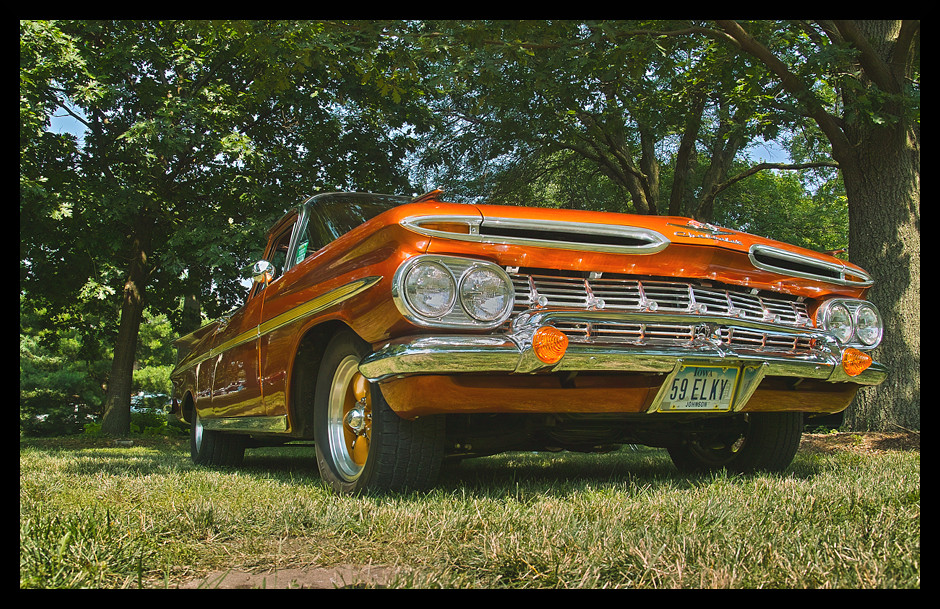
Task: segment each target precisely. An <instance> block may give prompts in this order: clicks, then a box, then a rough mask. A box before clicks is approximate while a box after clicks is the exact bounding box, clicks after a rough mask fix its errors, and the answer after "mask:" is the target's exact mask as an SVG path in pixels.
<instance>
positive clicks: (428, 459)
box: [313, 331, 444, 494]
mask: <svg viewBox="0 0 940 609" xmlns="http://www.w3.org/2000/svg"><path fill="white" fill-rule="evenodd" d="M371 352H372V350H371V348H370V346H369V344H368V343H366V342H365V341H363V340H362V339H360V338H359V337H358V336H356V335H355V334H353V333H352V332H348V331H343V332H338V333H337V334H336V335H334V336H333V338H331V339H330V342H329V343H327V345H326V348H325V349H324V351H323V357H322V359H321V360H320V366H319V370H318V371H317V384H316V389H315V398H314V404H313V409H314V417H313V418H314V444H315V450H316V455H317V467H318V469H319V470H320V476H321V478H323V480H324V481H325V482H326V483H327V484H329V485H330V487H331V488H332V489H333V490H334V491H336V492H339V493H348V494H353V493H361V492H383V491H390V490H401V489H405V488H419V487H425V486H428V485H430V484H432V483H433V482H434V480H436V479H437V475H438V473H439V472H440V465H441V460H442V459H443V457H444V417H442V416H427V417H419V418H417V419H415V420H413V421H412V420H405V419H402V418H401V417H399V416H398V415H397V414H396V413H395V411H393V410H392V409H391V407H390V406H389V405H388V402H386V401H385V397H384V395H383V394H382V391H381V390H380V388H379V387H373V386H371V385H370V384H369V382H368V381H367V380H366V378H365V377H364V376H362V375H361V374H360V373H359V362H361V361H362V358H364V357H365V356H366V355H368V354H369V353H371Z"/></svg>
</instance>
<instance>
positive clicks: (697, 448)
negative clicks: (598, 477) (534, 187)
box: [172, 191, 886, 493]
mask: <svg viewBox="0 0 940 609" xmlns="http://www.w3.org/2000/svg"><path fill="white" fill-rule="evenodd" d="M252 275H253V284H252V287H251V289H250V291H248V294H247V297H246V299H245V302H244V304H243V305H242V306H241V307H240V308H238V309H237V310H235V311H233V312H232V313H231V314H229V315H226V316H225V317H223V318H222V319H220V320H217V321H214V322H212V323H210V324H208V325H206V326H204V327H202V328H200V329H199V330H197V331H195V332H193V333H191V334H189V335H187V336H184V337H182V338H180V339H178V340H177V341H176V343H175V344H176V346H177V348H178V353H179V359H178V365H177V366H176V368H175V370H174V372H173V374H172V379H173V384H174V400H173V410H174V413H175V414H176V416H178V417H179V418H180V419H181V420H182V421H183V422H185V423H188V424H189V426H190V429H191V452H192V458H193V459H194V461H195V462H196V463H200V464H208V465H236V464H238V463H239V462H240V461H241V460H242V458H243V456H244V452H245V449H246V447H252V446H261V445H273V444H279V443H285V442H290V441H299V440H305V441H308V442H309V441H311V440H312V441H313V443H314V445H315V447H316V448H315V450H316V456H317V463H318V466H319V469H320V475H321V477H322V479H323V480H324V481H326V482H327V483H328V484H329V485H330V486H331V487H332V488H333V489H335V490H336V491H338V492H345V493H352V492H359V491H364V490H374V489H402V488H415V487H422V486H428V485H431V484H433V483H434V481H435V480H436V478H437V476H438V473H439V470H440V467H441V463H442V461H443V460H445V459H460V458H465V457H474V456H483V455H490V454H495V453H498V452H502V451H509V450H526V451H542V450H550V451H556V450H573V451H605V450H611V449H612V448H616V447H617V446H619V445H622V444H645V445H649V446H656V447H664V448H666V449H668V452H669V455H670V456H671V458H672V460H673V462H674V463H675V465H676V466H677V467H678V468H679V469H680V470H684V471H696V470H705V469H710V468H728V469H730V470H734V471H741V472H751V471H755V470H770V471H773V470H782V469H785V468H786V467H787V466H788V465H789V464H790V462H791V461H792V459H793V456H794V454H795V452H796V450H797V448H798V446H799V442H800V436H801V433H802V430H803V427H804V425H806V424H813V421H814V420H817V421H822V420H825V419H823V418H822V417H827V416H830V417H831V415H833V414H836V413H840V412H842V411H843V410H844V409H845V408H846V407H847V406H848V405H849V403H850V402H851V401H852V399H853V397H854V396H855V393H856V391H857V390H858V389H859V388H860V387H863V386H865V385H876V384H878V383H881V382H882V381H883V380H884V378H885V375H886V369H885V367H884V366H883V365H881V364H879V363H877V362H874V361H872V358H871V356H870V355H869V353H868V352H869V351H870V350H871V349H872V348H874V347H875V346H877V345H878V343H879V342H880V340H881V337H882V323H881V318H880V316H879V313H878V310H877V309H876V308H875V306H874V305H872V304H871V303H870V302H867V301H865V300H863V299H862V298H863V296H864V294H865V292H866V290H867V288H868V287H869V286H870V285H871V284H872V280H871V278H870V276H869V275H868V274H867V273H866V272H865V271H864V270H862V269H861V268H859V267H857V266H854V265H852V264H849V263H847V262H844V261H842V260H839V259H836V258H834V257H832V256H829V255H826V254H822V253H818V252H814V251H809V250H805V249H801V248H798V247H793V246H790V245H786V244H784V243H780V242H776V241H772V240H769V239H764V238H761V237H757V236H754V235H750V234H746V233H743V232H739V231H736V230H730V229H725V228H720V227H717V226H714V225H711V224H705V223H701V222H697V221H695V220H691V219H689V218H680V217H664V216H638V215H627V214H614V213H606V212H591V211H571V210H559V209H546V208H537V207H513V206H497V205H469V204H458V203H448V202H445V201H444V200H442V198H441V192H440V191H433V192H431V193H428V194H426V195H422V196H421V197H417V198H415V199H409V198H405V197H397V196H390V195H377V194H365V193H326V194H319V195H316V196H312V197H310V198H309V199H307V200H305V201H303V202H302V203H301V204H300V205H299V206H298V207H297V209H295V210H293V211H291V212H290V213H288V214H287V215H286V216H284V218H283V219H282V220H281V221H280V222H278V223H277V224H276V225H275V226H274V227H273V228H272V229H271V231H270V233H269V235H268V243H267V249H266V253H265V256H264V260H262V261H259V262H258V263H256V264H255V265H254V267H253V271H252Z"/></svg>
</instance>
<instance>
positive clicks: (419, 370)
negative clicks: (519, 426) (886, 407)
mask: <svg viewBox="0 0 940 609" xmlns="http://www.w3.org/2000/svg"><path fill="white" fill-rule="evenodd" d="M598 323H641V324H643V323H650V324H653V323H657V324H659V323H682V324H694V325H695V326H696V332H695V338H694V339H692V340H691V341H686V342H684V343H683V344H675V341H672V342H669V343H668V344H667V343H663V342H657V341H654V340H650V341H647V342H645V343H644V342H642V341H626V342H617V343H612V342H607V341H605V342H603V343H601V342H592V341H591V339H587V340H580V341H576V340H574V339H572V340H571V342H569V345H568V349H567V351H566V352H565V355H564V357H562V358H561V360H560V361H559V362H558V363H556V364H553V365H549V364H545V363H544V362H542V361H541V360H539V359H538V357H536V355H535V353H534V352H533V351H532V335H533V334H534V333H535V330H537V329H538V328H540V327H542V326H554V325H556V324H558V325H564V326H565V327H569V326H571V325H572V324H598ZM728 328H730V329H732V330H734V329H740V330H745V331H751V332H754V331H757V332H765V333H767V334H773V335H777V336H779V335H789V336H793V335H797V334H798V335H800V336H801V337H808V338H812V339H815V346H814V348H813V349H812V350H811V351H810V352H808V353H792V352H786V351H761V350H750V349H732V348H730V347H729V346H728V345H727V344H726V343H724V342H722V341H721V339H720V338H719V334H718V330H719V329H728ZM842 352H843V348H842V347H841V345H839V343H838V342H837V341H836V340H835V339H834V338H833V337H831V336H830V335H828V334H826V333H823V332H819V331H817V330H816V329H815V328H811V327H809V328H807V327H802V328H800V327H788V326H781V325H775V324H770V323H765V322H758V321H748V320H743V319H732V318H728V317H722V316H709V315H698V314H695V315H693V314H682V313H675V314H662V313H649V312H647V313H626V312H604V311H583V310H551V311H537V310H536V311H527V312H525V313H522V314H520V315H518V316H517V317H516V318H515V319H514V321H513V324H512V328H511V330H510V332H509V333H507V334H498V335H492V334H491V335H466V334H459V335H435V336H411V337H404V338H400V339H398V340H395V341H392V342H389V343H387V344H385V345H384V346H382V347H381V348H379V349H378V350H377V351H376V352H375V353H373V354H371V355H369V356H367V357H366V358H365V359H364V360H363V361H362V362H361V363H360V365H359V370H360V372H362V374H363V375H364V376H365V377H366V378H368V379H369V381H370V382H382V381H385V380H388V379H390V378H400V377H404V376H411V375H428V374H444V375H449V374H467V373H491V374H542V373H549V372H646V373H662V374H669V375H674V374H676V373H677V371H678V369H679V368H680V366H682V365H690V364H699V365H704V364H712V365H716V364H720V365H724V366H729V365H730V366H741V367H742V369H743V371H744V377H745V379H749V380H748V381H747V383H746V384H747V385H749V386H751V391H752V392H753V390H756V388H757V385H758V384H759V382H760V380H761V379H763V378H764V377H768V376H776V377H792V378H804V379H816V380H820V381H826V382H831V383H838V382H850V383H855V384H858V385H878V384H880V383H881V382H882V381H884V379H885V376H886V374H887V369H886V368H885V367H884V366H883V365H882V364H879V363H877V362H873V363H872V364H871V366H869V368H868V369H867V370H865V371H864V372H862V373H861V374H859V375H857V376H849V375H848V374H846V373H845V371H844V370H843V368H842V365H841V362H842ZM667 380H668V379H667Z"/></svg>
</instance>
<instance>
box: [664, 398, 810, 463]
mask: <svg viewBox="0 0 940 609" xmlns="http://www.w3.org/2000/svg"><path fill="white" fill-rule="evenodd" d="M802 433H803V415H802V414H801V413H798V412H767V413H751V414H747V415H745V424H744V427H743V430H741V431H736V432H732V433H728V434H713V435H708V436H700V437H696V438H693V439H690V440H688V441H687V442H684V443H683V444H679V445H676V446H671V447H669V449H668V450H669V456H670V457H671V458H672V462H673V463H675V465H676V467H678V468H679V470H680V471H683V472H704V471H713V470H718V469H722V468H725V469H727V470H729V471H733V472H739V473H752V472H755V471H767V472H780V471H783V470H785V469H786V468H787V467H788V466H789V465H790V463H791V462H792V461H793V456H794V455H795V454H796V451H797V449H798V448H799V447H800V437H801V436H802Z"/></svg>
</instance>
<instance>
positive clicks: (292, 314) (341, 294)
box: [258, 276, 382, 336]
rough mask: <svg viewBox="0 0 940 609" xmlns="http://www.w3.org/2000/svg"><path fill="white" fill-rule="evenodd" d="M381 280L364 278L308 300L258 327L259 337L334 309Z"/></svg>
mask: <svg viewBox="0 0 940 609" xmlns="http://www.w3.org/2000/svg"><path fill="white" fill-rule="evenodd" d="M381 280H382V277H381V276H372V277H364V278H362V279H357V280H355V281H351V282H349V283H347V284H345V285H341V286H340V287H338V288H334V289H332V290H330V291H329V292H327V293H326V294H323V295H321V296H317V297H316V298H313V299H311V300H308V301H307V302H305V303H304V304H302V305H298V306H296V307H294V308H293V309H290V310H289V311H286V312H284V313H281V314H280V315H278V316H277V317H273V318H271V319H269V320H268V321H266V322H264V323H263V324H261V325H260V326H258V328H259V332H258V336H263V335H265V334H267V333H269V332H273V331H274V330H277V329H280V328H282V327H284V326H286V325H288V324H291V323H293V322H295V321H298V320H300V319H303V318H305V317H309V316H311V315H313V314H315V313H319V312H320V311H322V310H324V309H327V308H329V307H332V306H333V305H336V304H339V303H341V302H344V301H346V300H349V299H350V298H352V297H353V296H356V295H357V294H360V293H362V292H364V291H366V290H368V289H369V288H371V287H372V286H374V285H375V284H377V283H378V282H379V281H381Z"/></svg>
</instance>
